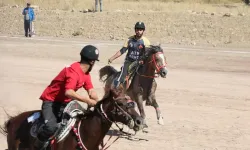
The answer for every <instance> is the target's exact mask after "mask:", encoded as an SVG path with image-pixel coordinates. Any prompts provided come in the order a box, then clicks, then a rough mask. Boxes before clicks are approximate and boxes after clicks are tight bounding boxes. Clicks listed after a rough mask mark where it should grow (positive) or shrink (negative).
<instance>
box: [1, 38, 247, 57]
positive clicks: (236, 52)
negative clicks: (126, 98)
mask: <svg viewBox="0 0 250 150" xmlns="http://www.w3.org/2000/svg"><path fill="white" fill-rule="evenodd" d="M0 38H9V39H25V40H35V41H49V42H51V41H53V42H63V43H65V42H68V43H75V44H77V45H81V46H84V45H85V44H88V43H90V42H91V41H94V40H90V41H88V42H84V41H74V40H60V39H55V38H51V39H49V38H26V37H18V36H14V37H10V36H0ZM95 45H97V46H122V43H117V44H116V43H109V42H101V43H98V44H95ZM162 48H164V49H171V50H181V51H197V52H198V51H201V52H204V51H205V52H216V53H234V54H250V51H228V50H222V49H216V51H209V50H208V49H201V48H184V47H180V48H177V47H169V46H162Z"/></svg>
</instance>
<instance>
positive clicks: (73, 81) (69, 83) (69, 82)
mask: <svg viewBox="0 0 250 150" xmlns="http://www.w3.org/2000/svg"><path fill="white" fill-rule="evenodd" d="M65 77H66V81H65V96H67V97H69V98H71V99H75V100H78V101H81V102H85V103H87V104H92V102H91V101H92V100H91V99H90V98H89V97H88V96H81V95H80V94H78V93H76V92H75V90H74V89H75V88H76V85H77V75H76V73H75V71H74V70H73V69H71V68H67V69H66V70H65Z"/></svg>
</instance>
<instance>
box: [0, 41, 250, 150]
mask: <svg viewBox="0 0 250 150" xmlns="http://www.w3.org/2000/svg"><path fill="white" fill-rule="evenodd" d="M53 40H56V41H54V42H52V40H51V39H49V38H46V39H45V38H44V39H39V38H34V39H33V40H31V39H24V38H9V37H3V36H1V37H0V68H1V71H0V82H1V90H0V95H1V98H0V106H2V107H4V108H5V109H6V110H7V111H8V112H10V114H16V113H18V112H20V111H24V110H31V109H39V108H40V104H41V101H39V100H38V97H39V96H40V94H41V93H42V91H43V89H44V88H45V87H46V86H47V84H48V83H49V82H50V81H51V79H52V78H54V76H55V75H56V74H57V73H58V71H60V70H61V68H62V67H64V66H65V65H67V64H69V63H71V62H72V61H77V60H78V58H79V57H78V54H79V51H80V49H81V47H82V46H84V45H85V44H86V42H87V43H98V44H97V46H98V47H99V48H100V50H101V52H100V53H101V61H100V62H99V63H97V64H96V66H95V67H96V68H95V69H94V70H93V73H92V74H93V77H92V78H93V82H94V85H95V87H96V89H97V90H98V92H100V93H102V92H103V91H102V87H103V85H102V84H101V83H100V82H99V81H98V76H97V73H98V69H99V68H100V67H103V66H104V65H106V60H107V59H108V57H109V56H110V55H112V54H113V53H114V52H116V51H117V50H118V49H119V48H120V46H121V43H122V42H107V41H93V40H92V41H84V42H82V41H81V40H80V39H53ZM163 47H164V51H165V55H166V56H167V60H168V68H169V74H168V76H167V78H166V79H157V83H158V90H157V93H156V96H157V101H158V103H159V105H160V107H161V110H162V113H163V115H164V121H165V125H164V126H159V125H158V124H157V122H156V115H155V111H154V109H153V108H151V107H146V115H147V119H148V120H147V121H148V124H149V133H147V134H143V133H138V135H137V137H138V138H143V139H147V140H148V141H143V140H142V141H129V140H126V139H120V140H118V141H117V142H116V143H115V144H114V145H112V146H111V148H110V149H111V150H112V149H121V150H127V149H128V150H130V149H138V150H144V149H160V150H163V149H171V150H180V149H181V150H182V149H183V150H194V149H195V150H201V149H202V150H203V149H206V150H217V149H218V150H236V149H237V150H249V149H250V146H249V144H247V143H249V140H250V128H249V126H250V112H249V111H250V96H249V94H248V93H249V89H250V76H249V74H250V67H249V65H250V50H247V49H229V48H227V49H226V48H216V49H215V48H202V47H183V48H180V47H177V46H175V45H164V44H163ZM122 60H123V59H122V58H120V59H119V60H117V61H115V62H114V64H113V65H114V66H115V67H116V68H119V66H121V62H122ZM79 92H81V93H83V94H84V91H79ZM101 96H102V95H101V94H100V97H101ZM0 111H1V113H0V123H1V124H3V123H4V121H5V120H6V115H5V114H4V112H3V111H2V110H0ZM0 141H1V142H0V145H1V149H6V148H7V145H6V138H5V137H4V136H2V135H1V136H0Z"/></svg>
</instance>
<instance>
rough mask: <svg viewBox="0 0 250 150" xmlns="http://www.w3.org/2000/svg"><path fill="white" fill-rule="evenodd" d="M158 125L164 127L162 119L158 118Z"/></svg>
mask: <svg viewBox="0 0 250 150" xmlns="http://www.w3.org/2000/svg"><path fill="white" fill-rule="evenodd" d="M158 124H159V125H164V121H163V117H160V118H159V119H158Z"/></svg>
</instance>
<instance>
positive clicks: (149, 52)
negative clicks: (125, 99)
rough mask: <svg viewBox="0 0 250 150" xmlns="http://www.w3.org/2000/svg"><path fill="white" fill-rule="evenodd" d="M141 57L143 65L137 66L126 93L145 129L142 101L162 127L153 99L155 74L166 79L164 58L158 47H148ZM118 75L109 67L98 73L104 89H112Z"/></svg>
mask: <svg viewBox="0 0 250 150" xmlns="http://www.w3.org/2000/svg"><path fill="white" fill-rule="evenodd" d="M143 55H144V56H143V61H144V64H143V65H142V66H139V65H138V66H139V67H137V68H136V71H135V73H134V75H133V78H132V81H131V84H130V85H129V87H127V91H126V93H127V94H128V95H129V96H130V97H131V98H132V99H133V100H135V101H136V103H137V105H138V108H139V111H140V113H141V116H142V117H143V118H144V125H145V127H147V125H146V122H145V118H146V115H145V112H144V108H143V101H144V100H146V105H151V106H153V107H154V108H155V110H156V115H157V119H158V123H159V124H161V125H163V124H164V122H163V117H162V115H161V112H160V108H159V105H158V103H157V102H156V98H155V91H156V87H157V84H156V82H155V79H154V78H155V77H156V74H160V76H161V77H163V78H165V77H166V75H167V68H166V58H165V56H164V53H163V49H162V48H161V47H160V46H150V47H149V48H146V49H145V53H144V54H143ZM119 74H120V72H118V71H117V70H116V69H115V68H113V67H111V66H105V67H103V68H101V69H100V71H99V77H100V80H101V81H103V82H106V84H105V88H111V87H113V85H114V83H113V82H114V80H115V79H116V78H117V77H118V76H119ZM126 84H127V83H126Z"/></svg>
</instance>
